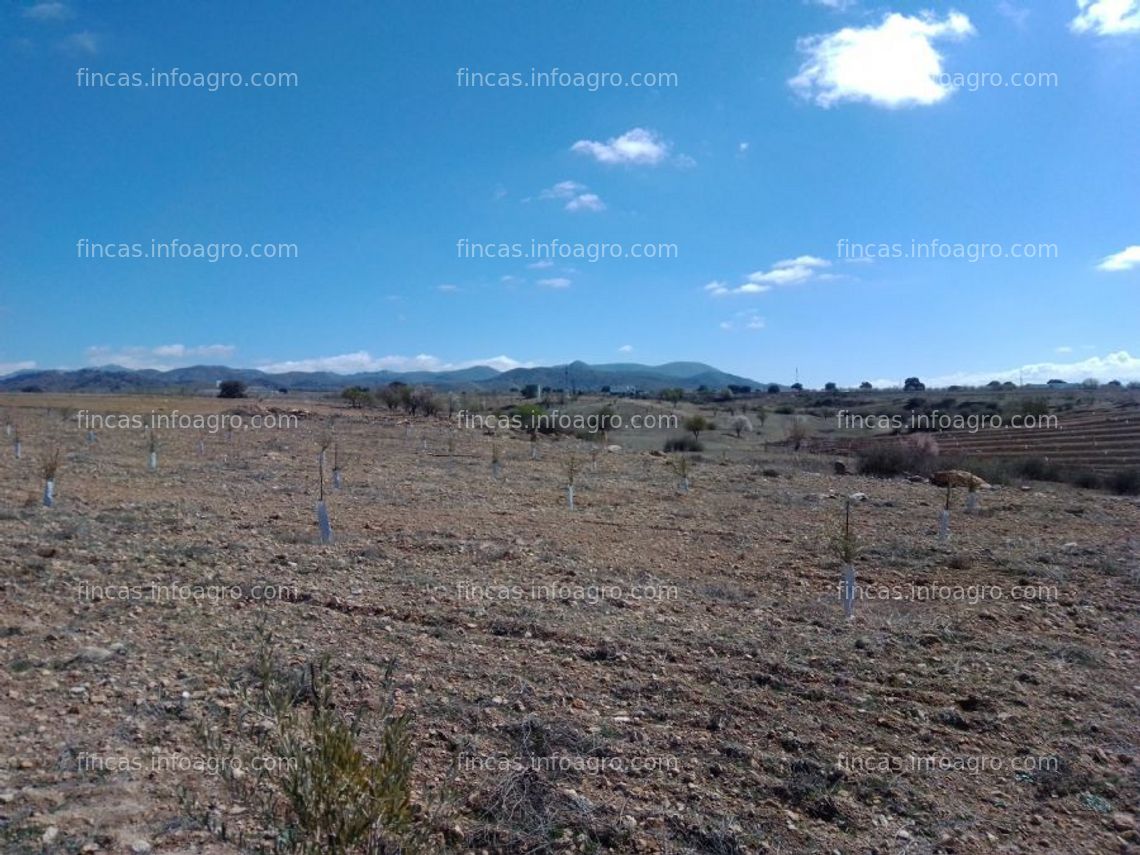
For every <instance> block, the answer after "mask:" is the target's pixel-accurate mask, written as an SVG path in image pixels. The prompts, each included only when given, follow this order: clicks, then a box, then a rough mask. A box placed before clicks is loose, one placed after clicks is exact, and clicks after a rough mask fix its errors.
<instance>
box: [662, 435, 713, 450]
mask: <svg viewBox="0 0 1140 855" xmlns="http://www.w3.org/2000/svg"><path fill="white" fill-rule="evenodd" d="M704 450H705V447H704V446H703V445H701V444H700V442H698V441H697V440H695V439H693V438H692V437H691V436H677V437H673V438H672V439H667V440H665V451H667V452H672V451H692V452H696V451H704Z"/></svg>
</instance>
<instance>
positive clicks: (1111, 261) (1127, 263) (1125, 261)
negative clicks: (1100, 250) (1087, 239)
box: [1096, 244, 1140, 273]
mask: <svg viewBox="0 0 1140 855" xmlns="http://www.w3.org/2000/svg"><path fill="white" fill-rule="evenodd" d="M1137 265H1140V244H1133V245H1132V246H1130V247H1127V248H1125V249H1122V250H1121V251H1120V252H1118V253H1116V254H1114V255H1110V256H1108V257H1107V258H1105V259H1104V260H1103V261H1102V262H1101V263H1100V264H1098V265H1097V266H1096V269H1097V270H1103V271H1105V272H1106V273H1117V272H1119V271H1121V270H1131V269H1132V268H1133V267H1136V266H1137Z"/></svg>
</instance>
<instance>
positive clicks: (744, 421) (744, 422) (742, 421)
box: [732, 415, 752, 439]
mask: <svg viewBox="0 0 1140 855" xmlns="http://www.w3.org/2000/svg"><path fill="white" fill-rule="evenodd" d="M732 432H733V433H734V434H736V438H737V439H740V435H741V434H742V433H752V422H751V421H749V419H748V416H744V415H740V416H737V417H736V418H734V419H733V420H732Z"/></svg>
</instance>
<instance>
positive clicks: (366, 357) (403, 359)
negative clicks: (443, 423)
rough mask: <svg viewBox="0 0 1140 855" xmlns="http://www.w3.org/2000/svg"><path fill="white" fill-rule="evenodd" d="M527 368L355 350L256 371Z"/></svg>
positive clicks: (497, 359) (509, 362)
mask: <svg viewBox="0 0 1140 855" xmlns="http://www.w3.org/2000/svg"><path fill="white" fill-rule="evenodd" d="M531 364H532V363H524V362H519V361H518V360H516V359H511V357H509V356H501V355H500V356H493V357H490V358H488V359H468V360H464V361H462V362H447V361H445V360H443V359H440V358H439V357H437V356H432V355H430V354H427V353H421V354H419V355H418V356H373V355H372V354H370V353H369V352H368V351H366V350H358V351H356V352H355V353H342V354H339V355H337V356H318V357H313V358H310V359H291V360H286V361H284V362H270V363H266V364H263V365H259V366H257V367H258V369H259V370H261V371H265V372H268V373H270V374H284V373H286V372H289V371H330V372H332V373H334V374H358V373H362V372H371V371H395V372H405V371H458V370H459V369H462V368H472V367H474V366H477V365H486V366H489V367H491V368H494V369H496V370H498V371H509V370H510V369H512V368H528V367H530V366H531Z"/></svg>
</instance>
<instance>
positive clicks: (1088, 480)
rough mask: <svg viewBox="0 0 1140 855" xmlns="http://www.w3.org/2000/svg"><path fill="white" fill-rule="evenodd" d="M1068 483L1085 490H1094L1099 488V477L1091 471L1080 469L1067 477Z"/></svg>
mask: <svg viewBox="0 0 1140 855" xmlns="http://www.w3.org/2000/svg"><path fill="white" fill-rule="evenodd" d="M1069 481H1070V483H1072V484H1075V485H1076V486H1078V487H1081V488H1083V489H1085V490H1095V489H1097V488H1098V487H1099V486H1100V476H1099V475H1097V474H1096V473H1095V472H1093V471H1092V470H1091V469H1080V470H1078V471H1076V472H1073V473H1072V474H1071V475H1070V476H1069Z"/></svg>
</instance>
